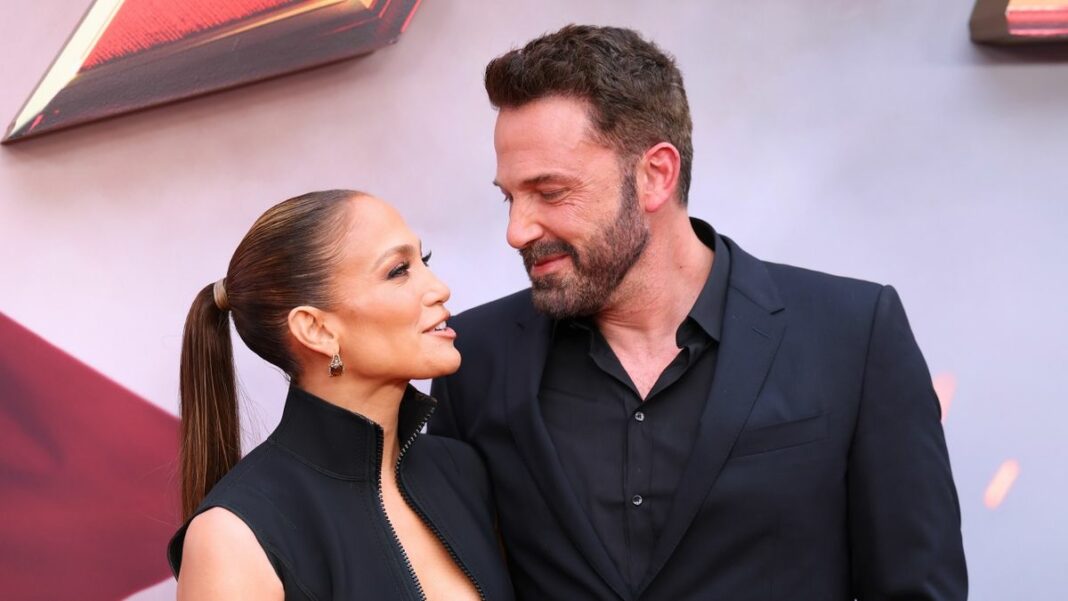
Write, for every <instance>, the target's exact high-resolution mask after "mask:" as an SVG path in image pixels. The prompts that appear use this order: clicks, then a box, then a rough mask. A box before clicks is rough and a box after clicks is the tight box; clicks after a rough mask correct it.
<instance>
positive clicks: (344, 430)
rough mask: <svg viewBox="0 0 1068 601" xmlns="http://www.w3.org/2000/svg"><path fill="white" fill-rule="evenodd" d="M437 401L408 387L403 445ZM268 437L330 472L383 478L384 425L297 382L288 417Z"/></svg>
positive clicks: (400, 429)
mask: <svg viewBox="0 0 1068 601" xmlns="http://www.w3.org/2000/svg"><path fill="white" fill-rule="evenodd" d="M436 405H437V402H436V401H435V400H434V399H432V398H430V397H429V396H427V395H425V394H423V393H421V392H419V391H418V390H416V389H415V387H413V386H410V385H409V386H408V388H407V389H406V390H405V392H404V397H403V398H402V399H401V406H400V413H399V415H398V419H397V439H398V441H399V443H400V445H401V448H402V449H404V448H406V447H407V446H409V445H410V444H411V442H412V441H413V440H415V438H416V437H417V436H418V435H419V431H420V430H422V429H423V426H424V425H426V422H427V421H428V420H429V419H430V414H431V413H433V412H434V407H435V406H436ZM268 441H269V442H271V443H273V444H276V445H278V446H280V447H282V448H284V449H285V450H287V451H289V452H290V453H292V454H293V455H296V456H297V458H298V459H300V460H301V461H303V462H304V463H306V464H308V465H309V466H311V467H313V468H315V469H317V470H319V471H320V472H323V473H324V474H326V475H328V476H331V477H334V478H339V479H342V480H373V481H377V480H378V477H379V470H380V469H381V466H382V444H383V442H382V441H383V433H382V427H381V426H379V425H378V424H376V423H375V422H373V421H371V420H370V419H368V418H367V417H364V416H363V415H360V414H359V413H355V412H353V411H349V410H348V409H344V408H342V407H338V406H337V405H334V404H332V403H329V402H327V401H325V400H323V399H321V398H319V397H317V396H315V395H313V394H311V393H309V392H307V391H305V390H303V389H301V388H298V387H296V386H290V387H289V395H288V396H287V397H286V404H285V409H284V410H283V411H282V421H281V422H280V423H279V424H278V428H276V429H275V431H274V432H273V433H272V434H271V436H270V437H269V438H268Z"/></svg>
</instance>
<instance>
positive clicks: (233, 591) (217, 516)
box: [178, 507, 285, 601]
mask: <svg viewBox="0 0 1068 601" xmlns="http://www.w3.org/2000/svg"><path fill="white" fill-rule="evenodd" d="M284 596H285V595H284V591H283V590H282V582H281V581H280V580H279V579H278V575H277V574H275V571H274V568H273V567H272V566H271V562H270V560H268V559H267V554H266V553H265V552H264V551H263V547H261V546H260V543H259V541H257V540H256V536H255V535H254V534H253V533H252V530H251V529H249V527H248V525H247V524H245V522H244V521H242V520H241V518H239V517H237V516H236V515H234V514H233V513H230V512H229V511H227V510H226V509H223V508H221V507H215V508H213V509H209V510H207V511H205V512H204V513H202V514H200V515H198V516H197V517H195V518H193V521H192V523H190V524H189V530H188V531H186V535H185V546H184V548H183V550H182V569H181V571H180V572H179V576H178V601H194V600H196V601H216V600H218V601H223V600H226V601H231V600H236V601H240V600H244V599H250V600H251V599H256V600H260V599H268V600H277V601H282V599H283V597H284Z"/></svg>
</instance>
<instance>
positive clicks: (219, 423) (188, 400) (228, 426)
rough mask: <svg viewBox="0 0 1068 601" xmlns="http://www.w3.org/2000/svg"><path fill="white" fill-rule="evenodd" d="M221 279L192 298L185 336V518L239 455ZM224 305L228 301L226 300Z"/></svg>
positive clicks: (182, 375)
mask: <svg viewBox="0 0 1068 601" xmlns="http://www.w3.org/2000/svg"><path fill="white" fill-rule="evenodd" d="M218 291H219V286H218V285H211V284H209V285H208V286H205V287H204V289H203V290H201V291H200V293H199V294H197V296H196V298H195V299H193V306H192V307H190V308H189V315H188V316H187V317H186V319H185V333H184V334H183V336H182V363H181V369H180V375H179V386H180V396H181V405H180V409H179V411H180V415H181V422H182V425H181V445H180V464H181V473H182V519H183V520H187V519H189V518H190V517H191V516H192V515H193V512H194V511H196V508H197V506H198V505H200V502H201V501H203V500H204V496H205V495H207V494H208V491H209V490H211V487H212V486H214V485H215V483H216V482H218V481H219V479H220V478H222V477H223V476H224V475H225V474H226V472H228V471H230V469H231V468H232V467H234V465H235V464H236V463H237V461H238V460H239V459H240V458H241V430H240V426H239V421H238V415H237V383H236V380H235V377H234V351H233V346H232V345H231V343H230V312H229V311H228V310H225V309H223V308H220V307H219V304H218V300H217V299H218ZM224 306H225V305H224Z"/></svg>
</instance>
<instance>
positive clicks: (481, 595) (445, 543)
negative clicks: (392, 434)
mask: <svg viewBox="0 0 1068 601" xmlns="http://www.w3.org/2000/svg"><path fill="white" fill-rule="evenodd" d="M428 421H430V415H427V416H426V417H425V418H423V421H422V422H420V424H419V426H418V427H416V428H415V430H413V431H412V434H411V435H410V436H409V437H408V440H406V441H404V444H403V445H402V446H401V449H400V454H399V455H398V456H397V467H396V479H397V490H399V491H400V493H401V498H403V499H404V502H405V503H407V504H408V507H411V508H412V509H413V510H414V511H415V513H416V515H418V516H419V519H421V520H423V523H424V524H426V525H427V527H428V528H430V531H431V532H433V533H434V536H436V537H438V540H439V541H441V544H442V546H444V547H445V550H446V551H448V552H449V555H450V556H451V557H452V561H453V562H454V563H455V564H456V565H457V566H459V567H460V570H462V571H463V573H464V574H465V575H467V579H468V580H470V581H471V584H472V585H474V587H475V591H476V592H477V593H478V598H479V599H482V601H486V592H485V591H483V590H482V585H480V584H479V583H478V580H476V579H475V575H474V574H472V573H471V570H469V569H467V566H466V565H464V563H463V562H462V561H460V556H459V555H457V554H456V550H455V549H453V547H452V545H451V544H449V541H447V540H445V537H444V536H442V534H441V531H440V530H438V527H437V526H435V525H434V523H433V522H431V521H430V519H429V518H427V515H426V514H425V513H423V510H422V508H420V507H419V505H417V504H416V503H415V501H414V500H413V499H412V497H411V496H410V495H409V494H408V491H407V490H406V489H405V487H404V483H403V481H402V480H403V476H402V475H401V462H402V461H404V454H405V453H407V452H408V449H409V448H411V446H412V443H414V442H415V439H416V438H418V437H419V432H420V431H421V430H422V429H423V427H424V426H426V423H427V422H428ZM379 494H380V495H381V489H379ZM394 536H396V535H394ZM408 567H409V569H411V565H410V564H409V566H408ZM413 577H414V572H413ZM416 583H417V584H418V579H417V580H416ZM420 592H422V589H420ZM424 598H425V596H424Z"/></svg>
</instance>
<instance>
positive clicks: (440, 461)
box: [167, 387, 513, 601]
mask: <svg viewBox="0 0 1068 601" xmlns="http://www.w3.org/2000/svg"><path fill="white" fill-rule="evenodd" d="M434 405H435V401H434V400H433V399H431V398H430V397H428V396H426V395H424V394H422V393H420V392H419V391H417V390H416V389H415V388H412V387H409V388H408V390H407V392H406V393H405V395H404V400H403V401H402V403H401V407H400V419H399V422H398V430H397V436H398V440H399V441H400V444H401V451H400V458H399V460H398V463H397V485H398V487H399V488H400V491H401V495H402V496H403V497H404V500H405V501H406V502H407V503H408V505H409V506H410V507H411V508H412V509H413V510H414V511H415V512H416V514H417V515H419V517H421V518H422V519H423V521H424V522H425V523H426V524H427V526H428V527H429V528H430V530H431V531H432V532H434V534H436V535H437V537H438V538H439V539H440V540H441V542H442V543H443V544H444V546H445V548H446V549H447V550H448V551H449V554H450V555H452V557H453V559H454V561H456V563H457V565H459V566H460V568H461V569H462V570H463V572H464V573H465V574H467V576H468V578H470V579H471V581H472V582H473V583H474V585H475V588H476V589H477V590H478V592H479V594H480V595H481V596H482V598H483V599H487V600H490V601H497V600H510V599H512V598H513V593H512V585H511V582H510V580H509V578H508V572H507V571H506V568H505V565H504V561H503V559H502V557H501V554H500V547H499V546H498V541H497V536H496V533H495V532H494V528H493V524H494V509H493V499H492V496H491V490H490V484H489V479H488V476H487V474H486V470H485V468H484V467H483V465H482V461H481V459H480V458H479V456H478V455H477V454H476V452H475V451H474V449H472V448H471V447H469V446H467V445H466V444H464V443H462V442H459V441H456V440H453V439H449V438H441V437H437V436H429V435H424V434H420V433H419V431H420V430H421V429H422V428H423V426H424V425H425V424H426V422H427V420H428V419H429V418H430V414H431V413H432V412H433V411H434ZM382 446H383V435H382V429H381V428H380V427H379V426H378V425H377V424H375V423H374V422H372V421H370V420H368V419H366V418H364V417H362V416H360V415H358V414H356V413H353V412H351V411H347V410H345V409H342V408H340V407H337V406H336V405H332V404H330V403H328V402H326V401H324V400H322V399H320V398H318V397H316V396H313V395H311V394H309V393H307V392H305V391H303V390H301V389H299V388H297V387H290V389H289V396H288V397H287V399H286V405H285V409H284V411H283V413H282V421H281V423H280V424H279V425H278V428H277V429H276V430H275V431H274V432H273V433H272V434H271V435H270V437H268V438H267V440H266V441H264V442H263V444H261V445H260V446H258V447H256V448H255V449H253V450H252V452H250V453H249V454H248V455H247V456H246V457H244V458H243V459H242V460H241V461H240V462H238V464H237V465H236V466H235V467H234V469H233V470H231V471H230V472H229V473H228V474H227V475H226V476H225V477H224V478H223V479H222V480H220V481H219V482H218V484H216V485H215V486H214V487H213V488H212V489H211V491H210V492H209V493H208V496H207V497H206V498H205V499H204V502H203V503H202V504H201V505H200V507H199V508H197V511H196V514H200V513H202V512H204V511H206V510H208V509H210V508H212V507H223V508H226V509H227V510H229V511H231V512H233V513H234V514H236V515H237V516H238V517H240V518H241V519H242V520H244V522H245V523H246V524H247V525H248V526H249V528H250V529H251V530H252V532H253V533H254V534H255V535H256V538H257V539H258V540H259V543H260V545H262V547H263V549H264V551H265V552H266V553H267V557H268V558H269V559H270V561H271V564H272V565H273V566H274V569H275V572H276V573H277V574H278V578H279V579H280V580H281V581H282V586H283V587H284V589H285V598H286V599H287V600H295V599H299V600H304V599H317V600H319V601H324V600H327V599H337V600H342V599H346V600H347V599H362V600H376V599H382V600H387V599H388V600H390V601H393V600H401V599H411V600H418V599H424V598H425V596H424V594H423V591H422V589H421V588H420V586H419V582H418V580H417V579H416V577H415V573H414V571H413V570H412V567H411V564H410V563H409V561H408V558H407V556H406V554H405V552H404V550H403V548H402V547H401V545H400V541H399V540H398V539H397V535H396V533H395V532H394V530H393V527H392V526H391V525H390V523H389V520H388V519H387V517H386V513H385V508H384V505H383V503H382V492H381V488H380V481H381V480H380V474H379V472H380V466H381V457H382ZM188 526H189V522H186V523H185V525H183V526H182V527H181V528H180V529H179V530H178V533H177V534H175V535H174V538H173V539H171V542H170V545H169V546H168V549H167V556H168V560H169V561H170V564H171V569H172V570H173V571H174V574H175V576H176V577H177V575H178V571H179V570H180V568H181V561H182V544H183V542H184V539H185V533H186V529H187V528H188Z"/></svg>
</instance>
